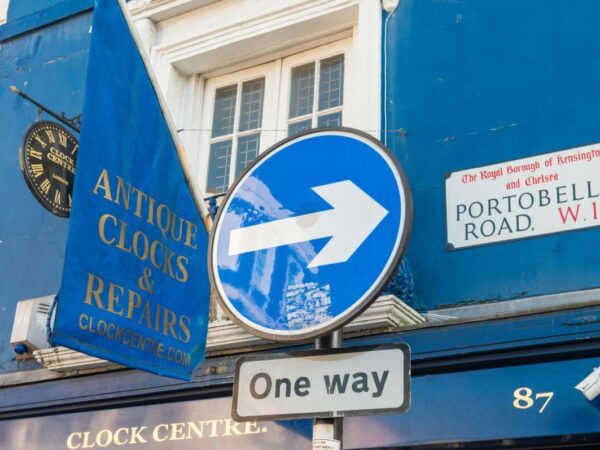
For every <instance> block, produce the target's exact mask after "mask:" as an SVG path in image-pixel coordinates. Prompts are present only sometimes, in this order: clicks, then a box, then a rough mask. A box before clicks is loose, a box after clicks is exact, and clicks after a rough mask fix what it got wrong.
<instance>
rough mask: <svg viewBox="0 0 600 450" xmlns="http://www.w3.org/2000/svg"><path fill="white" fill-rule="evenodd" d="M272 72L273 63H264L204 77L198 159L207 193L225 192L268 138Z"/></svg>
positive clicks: (271, 111)
mask: <svg viewBox="0 0 600 450" xmlns="http://www.w3.org/2000/svg"><path fill="white" fill-rule="evenodd" d="M273 76H274V70H273V64H265V65H261V66H258V67H254V68H251V69H247V70H244V71H239V72H235V73H232V74H228V75H225V76H221V77H216V78H211V79H209V80H208V81H206V89H205V92H206V96H205V101H204V105H203V114H202V117H203V121H202V124H201V125H200V129H201V130H202V134H203V139H202V140H201V144H200V145H201V147H202V150H201V153H202V154H203V158H201V159H200V160H201V161H202V165H203V167H204V168H205V169H204V171H205V172H206V174H205V176H204V179H205V183H204V187H205V192H206V193H207V194H208V195H211V194H218V193H221V192H224V191H226V190H227V188H228V187H229V186H230V185H231V182H232V181H233V180H234V179H235V177H237V176H238V175H239V174H240V173H241V172H242V171H243V170H244V169H245V168H246V167H247V166H248V165H249V164H250V163H251V162H252V161H253V160H254V158H256V156H258V153H259V151H260V150H261V149H264V148H265V147H264V145H265V143H267V144H268V143H269V142H268V141H269V139H268V137H267V136H265V134H266V130H264V129H265V128H268V125H269V124H272V122H273V120H274V118H273V117H272V115H273V113H274V111H275V110H274V108H273V107H272V103H273V102H274V101H276V98H277V97H276V96H275V95H273V90H272V85H273V84H274V81H273ZM201 170H202V169H201Z"/></svg>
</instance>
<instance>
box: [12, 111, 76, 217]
mask: <svg viewBox="0 0 600 450" xmlns="http://www.w3.org/2000/svg"><path fill="white" fill-rule="evenodd" d="M78 148H79V143H78V142H77V139H75V138H74V137H73V135H72V134H71V133H69V132H68V131H67V130H66V129H65V128H64V127H63V126H61V125H58V124H57V123H54V122H48V121H45V122H37V123H35V124H33V125H32V126H31V127H30V128H29V130H27V133H26V134H25V139H24V140H23V146H22V148H21V155H20V156H21V158H20V164H21V171H22V172H23V176H24V177H25V181H26V182H27V185H28V186H29V189H30V190H31V192H32V193H33V195H34V197H35V198H36V199H37V200H38V201H39V202H40V203H41V204H42V205H43V206H44V207H45V208H46V209H47V210H48V211H50V212H51V213H53V214H56V215H57V216H60V217H68V216H69V213H70V212H71V194H72V192H73V180H74V178H75V164H76V162H77V150H78Z"/></svg>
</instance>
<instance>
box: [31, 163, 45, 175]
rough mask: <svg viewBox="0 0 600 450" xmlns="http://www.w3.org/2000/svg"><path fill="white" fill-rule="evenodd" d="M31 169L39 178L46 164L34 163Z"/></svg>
mask: <svg viewBox="0 0 600 450" xmlns="http://www.w3.org/2000/svg"><path fill="white" fill-rule="evenodd" d="M31 171H32V172H33V176H34V177H35V178H38V177H39V176H41V175H43V174H44V166H42V165H41V164H32V165H31Z"/></svg>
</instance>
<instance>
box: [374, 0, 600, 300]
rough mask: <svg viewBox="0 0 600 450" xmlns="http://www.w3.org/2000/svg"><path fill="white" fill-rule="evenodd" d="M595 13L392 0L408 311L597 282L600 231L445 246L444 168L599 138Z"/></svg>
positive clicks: (599, 42) (599, 53) (587, 6)
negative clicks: (409, 213) (408, 234)
mask: <svg viewBox="0 0 600 450" xmlns="http://www.w3.org/2000/svg"><path fill="white" fill-rule="evenodd" d="M598 17H600V3H598V2H597V1H594V0H588V1H585V0H580V1H577V2H567V1H561V0H545V1H540V0H493V1H492V0H490V1H481V0H465V1H439V0H402V1H400V4H399V6H398V8H397V10H396V11H395V12H394V13H393V14H392V15H391V16H389V17H386V18H384V24H385V25H384V26H385V29H386V30H387V35H386V39H385V44H384V52H385V54H386V58H387V67H386V68H385V69H384V72H385V76H386V90H387V94H388V95H387V98H386V99H385V105H384V113H385V115H386V116H387V122H384V127H385V128H387V129H388V130H398V129H400V128H403V129H404V130H405V131H406V136H402V135H401V134H400V133H397V132H396V133H386V136H385V138H386V140H387V143H388V145H389V146H390V147H391V148H392V150H393V151H394V152H395V154H396V155H397V156H398V158H399V159H400V161H401V163H402V164H403V165H404V167H405V169H406V172H407V174H408V177H409V179H410V182H411V184H412V188H413V193H414V204H415V222H414V227H413V235H412V239H411V241H410V244H409V251H408V260H409V262H410V263H411V267H412V269H413V272H414V277H415V288H416V292H415V305H416V306H417V307H418V308H420V309H424V310H429V309H432V308H436V307H439V306H443V305H455V304H458V303H461V302H480V301H493V300H506V299H512V298H519V297H525V296H532V295H540V294H548V293H555V292H563V291H572V290H579V289H586V288H594V287H598V286H600V251H599V248H600V228H595V229H590V230H587V231H574V232H567V233H562V234H558V235H554V236H549V237H537V238H533V239H529V240H521V241H514V242H510V243H500V244H495V245H487V246H483V247H479V248H471V249H466V250H460V251H455V252H447V251H446V250H445V235H446V228H445V196H444V195H445V194H444V173H445V172H449V171H457V170H461V169H466V168H471V167H475V166H480V165H487V164H493V163H497V162H502V161H507V160H511V159H516V158H522V157H526V156H533V155H537V154H541V153H546V152H551V151H555V150H559V149H563V148H568V147H576V146H580V145H583V144H591V143H596V142H599V141H600V77H599V76H598V73H599V72H600V35H599V34H598V25H597V19H598ZM599 176H600V174H599Z"/></svg>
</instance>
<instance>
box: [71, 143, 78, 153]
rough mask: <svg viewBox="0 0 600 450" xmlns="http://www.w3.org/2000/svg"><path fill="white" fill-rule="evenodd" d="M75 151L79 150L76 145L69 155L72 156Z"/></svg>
mask: <svg viewBox="0 0 600 450" xmlns="http://www.w3.org/2000/svg"><path fill="white" fill-rule="evenodd" d="M77 149H79V145H76V146H75V147H73V150H71V155H74V154H75V152H76V151H77Z"/></svg>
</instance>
